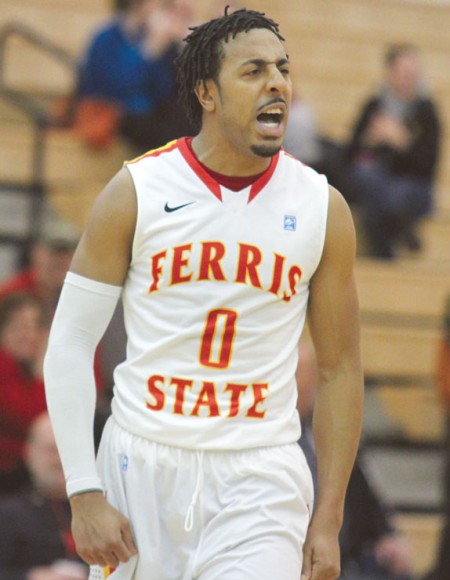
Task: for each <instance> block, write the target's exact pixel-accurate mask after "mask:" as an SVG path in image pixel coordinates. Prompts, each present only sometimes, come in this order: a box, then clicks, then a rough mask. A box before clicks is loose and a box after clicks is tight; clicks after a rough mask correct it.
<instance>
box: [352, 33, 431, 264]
mask: <svg viewBox="0 0 450 580" xmlns="http://www.w3.org/2000/svg"><path fill="white" fill-rule="evenodd" d="M385 69H386V74H385V82H384V83H383V85H382V87H381V89H380V91H379V92H378V93H377V94H376V95H374V96H372V97H370V98H369V100H368V101H367V102H366V103H365V104H364V105H363V107H362V109H361V112H360V113H359V115H358V119H357V121H356V123H355V126H354V130H353V134H352V137H351V139H350V143H349V147H348V157H349V161H350V164H351V168H352V181H353V187H354V192H355V196H356V199H355V202H356V203H357V204H358V205H359V206H360V208H361V213H362V219H363V224H364V226H365V230H366V235H367V238H368V242H369V245H370V247H371V251H372V253H373V255H374V256H376V257H379V258H385V259H391V258H393V257H394V256H395V252H396V249H397V248H398V246H399V244H403V245H405V244H406V246H407V247H409V249H411V250H417V249H419V248H420V240H419V239H418V236H417V233H416V230H415V226H416V225H417V223H418V221H419V220H420V219H421V218H422V217H423V216H425V215H427V214H429V213H430V211H431V209H432V206H433V182H434V176H435V170H436V166H437V162H438V156H439V145H440V134H441V128H440V121H439V115H438V111H437V108H436V105H435V103H434V101H433V99H432V97H431V96H430V94H429V92H428V91H427V90H426V88H425V86H424V83H423V80H422V75H421V69H420V62H419V52H418V49H417V48H416V47H415V46H413V45H410V44H399V45H394V46H391V47H390V48H389V49H388V51H387V53H386V56H385Z"/></svg>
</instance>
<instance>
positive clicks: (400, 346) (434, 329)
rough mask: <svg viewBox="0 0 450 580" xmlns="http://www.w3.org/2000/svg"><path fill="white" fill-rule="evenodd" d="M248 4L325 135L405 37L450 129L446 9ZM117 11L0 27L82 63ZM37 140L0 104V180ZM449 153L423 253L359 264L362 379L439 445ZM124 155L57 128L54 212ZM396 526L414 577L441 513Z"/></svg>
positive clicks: (413, 430)
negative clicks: (34, 37) (272, 34)
mask: <svg viewBox="0 0 450 580" xmlns="http://www.w3.org/2000/svg"><path fill="white" fill-rule="evenodd" d="M245 4H246V6H248V7H249V8H255V9H261V10H264V11H266V12H267V13H268V14H269V15H270V16H272V17H273V18H274V19H276V20H277V21H279V22H280V24H281V30H282V32H283V34H284V35H285V37H286V39H287V45H288V51H289V53H290V57H291V61H292V63H293V74H294V81H295V86H296V90H297V92H298V93H299V94H301V95H302V96H303V97H304V98H305V99H307V101H308V102H310V103H311V104H312V106H313V107H314V109H315V111H316V113H317V116H318V119H319V121H320V126H321V130H322V132H323V133H324V134H325V135H328V136H329V137H332V138H337V139H342V138H344V137H346V136H347V135H348V133H349V130H350V127H351V125H352V123H353V120H354V116H355V114H356V111H357V110H358V108H359V106H360V104H361V102H362V101H363V99H364V98H365V97H366V96H367V95H368V94H369V93H371V92H372V91H373V89H374V88H375V87H376V86H377V83H378V82H379V78H380V74H381V55H382V52H383V50H384V48H385V46H386V45H387V44H389V43H391V42H397V41H412V42H414V43H416V44H418V45H419V46H420V47H421V49H422V52H423V61H424V66H425V70H426V72H427V78H428V81H429V83H430V86H431V87H432V88H433V91H434V93H435V95H436V97H437V99H438V102H439V104H440V111H441V115H442V120H443V122H444V129H447V128H448V127H449V123H450V82H449V80H448V72H447V71H448V54H449V52H450V35H449V34H448V22H449V21H450V5H444V4H443V3H439V2H430V1H425V0H424V1H423V2H418V1H414V2H408V1H406V0H373V1H372V2H361V1H360V0H285V1H284V2H282V3H274V2H272V1H271V0H247V1H246V2H245ZM196 5H197V6H198V10H199V14H200V15H201V14H202V13H205V11H206V10H207V9H208V7H209V6H210V5H211V3H210V1H209V0H197V2H196ZM109 7H110V1H109V0H64V2H52V1H50V0H21V1H20V2H17V0H0V8H1V9H0V27H1V26H2V25H4V24H5V23H7V22H9V21H10V20H15V21H19V22H23V23H24V24H28V25H30V26H32V27H34V28H35V29H37V31H38V32H40V33H42V34H43V35H45V36H47V37H48V38H49V39H51V40H52V41H54V42H56V43H58V44H60V45H61V46H63V47H64V48H65V49H66V50H68V51H69V52H70V53H71V54H73V55H74V56H79V55H81V54H82V52H83V50H84V48H85V46H86V42H87V40H88V38H90V35H91V33H92V31H93V30H94V29H95V28H96V27H97V26H98V25H99V24H100V23H101V22H102V21H103V19H104V18H105V17H106V16H107V15H108V14H109ZM11 53H12V56H11V62H10V63H9V65H10V66H9V69H8V75H9V76H8V78H9V79H11V82H12V83H14V84H15V85H17V86H18V87H20V88H26V89H29V90H30V91H32V92H40V91H43V92H50V93H57V94H60V93H64V92H69V91H70V89H71V79H70V78H68V77H67V75H66V74H65V73H64V72H63V71H62V70H61V69H60V68H58V67H55V66H53V65H51V64H50V63H47V62H45V63H44V61H43V60H40V59H39V58H38V57H36V56H34V55H33V56H32V55H30V54H29V51H28V47H26V46H23V47H21V46H20V43H18V44H17V46H16V47H15V51H14V54H13V52H12V51H11ZM36 72H37V73H38V74H36ZM32 142H33V129H32V127H31V126H30V123H29V120H28V119H27V118H25V117H24V116H23V115H21V114H20V113H19V112H18V111H17V110H16V109H15V108H14V107H11V106H10V105H7V104H5V103H2V102H0V181H1V180H13V181H26V180H28V179H29V178H30V175H31V174H30V171H31V147H32ZM449 152H450V135H449V133H448V130H446V131H445V132H444V138H443V151H442V160H441V164H440V168H439V176H438V181H437V188H436V200H437V202H436V207H437V209H436V212H435V215H434V216H432V217H430V218H428V219H427V220H426V221H425V222H424V224H423V227H422V233H423V238H424V249H423V251H422V252H421V253H420V254H418V255H417V256H414V257H412V256H405V257H402V258H401V259H400V260H398V261H396V262H395V263H393V264H385V263H379V262H376V261H373V260H370V259H365V258H361V257H360V258H359V259H358V263H357V269H356V278H357V284H358V290H359V296H360V303H361V313H362V353H363V360H364V366H365V371H366V374H368V375H370V376H371V377H375V378H378V379H379V380H380V385H379V387H378V396H379V398H380V401H381V403H382V405H383V407H384V408H385V409H386V412H387V413H389V415H390V416H391V418H393V420H395V421H396V422H397V423H398V424H399V425H400V426H401V427H402V429H403V430H404V431H405V433H406V434H407V435H408V436H410V437H411V438H412V439H421V440H424V441H428V440H438V439H439V437H440V436H441V433H442V417H441V410H440V405H439V401H438V400H437V397H436V394H435V391H434V388H433V384H432V373H433V369H434V359H435V347H436V342H437V340H438V337H439V335H440V334H439V333H440V318H441V315H442V309H443V304H444V300H445V297H446V296H447V294H448V293H449V292H450V155H449ZM128 156H129V154H128V152H127V150H126V148H125V147H124V146H123V144H121V143H118V144H117V145H116V146H114V147H113V148H112V149H111V150H110V151H108V152H92V151H88V150H86V149H85V148H84V147H83V146H82V145H81V144H80V143H79V142H78V141H77V140H76V139H75V138H74V137H73V135H72V134H71V133H70V132H67V131H61V130H51V131H50V132H49V133H48V134H47V138H46V145H45V167H44V173H45V179H46V183H47V185H48V195H49V201H50V204H51V206H52V207H53V208H54V209H55V210H56V211H57V212H58V213H59V214H61V215H62V216H64V217H65V218H66V219H70V220H72V221H74V222H75V223H77V224H78V225H79V226H81V227H82V226H83V225H84V224H85V222H86V217H87V213H88V210H89V208H90V206H91V204H92V202H93V199H94V198H95V196H96V194H97V193H98V191H99V190H100V188H101V187H102V186H103V185H104V184H105V183H106V181H107V180H108V179H109V178H110V177H112V175H113V174H114V173H115V171H116V170H117V169H118V168H119V167H120V165H121V163H122V161H123V160H124V159H125V158H127V157H128ZM406 379H407V380H410V385H409V386H408V385H406V386H405V384H404V383H405V380H406ZM399 384H401V386H398V385H399ZM424 417H425V418H426V420H423V418H424ZM397 521H398V524H399V526H400V528H401V529H403V530H404V531H405V533H406V534H407V535H408V536H409V537H410V538H411V539H412V542H413V546H414V553H415V558H416V571H417V572H420V573H421V572H424V571H425V570H426V569H427V567H428V566H429V565H431V561H432V554H433V551H434V549H435V545H436V541H437V537H438V532H439V526H440V520H439V517H437V516H424V515H420V516H411V515H406V514H405V515H404V514H402V515H401V516H398V520H397Z"/></svg>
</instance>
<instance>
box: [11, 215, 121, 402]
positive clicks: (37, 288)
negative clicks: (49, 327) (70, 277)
mask: <svg viewBox="0 0 450 580" xmlns="http://www.w3.org/2000/svg"><path fill="white" fill-rule="evenodd" d="M79 239H80V234H79V232H78V230H77V228H76V227H74V226H73V225H72V224H71V223H69V222H66V221H63V220H59V219H56V218H49V219H48V220H47V221H46V223H44V226H43V228H42V231H41V232H40V234H39V236H38V238H37V239H36V241H35V243H34V244H33V247H32V248H31V252H30V257H29V262H30V264H29V266H28V267H26V268H25V269H23V270H21V271H19V272H18V273H17V274H14V275H13V276H12V277H11V278H9V279H7V280H5V281H3V283H2V284H0V299H1V298H3V297H5V296H9V295H11V294H14V293H16V292H26V293H27V294H29V295H31V296H35V297H36V298H38V299H39V300H40V301H41V303H42V305H43V306H44V308H45V311H46V315H47V317H48V319H49V321H50V322H51V319H52V318H53V315H54V312H55V308H56V305H57V303H58V298H59V294H60V292H61V288H62V285H63V282H64V278H65V276H66V273H67V270H68V269H69V266H70V262H71V261H72V257H73V253H74V251H75V248H76V246H77V244H78V241H79ZM111 339H112V337H111V335H110V340H111ZM103 348H104V347H103ZM104 358H106V357H103V356H101V357H100V355H99V356H97V357H96V365H95V369H96V375H95V376H96V379H97V386H98V388H99V390H100V391H101V390H102V388H103V387H104V384H105V382H109V381H105V377H106V375H105V373H104V368H103V367H104V366H106V365H104V364H103V359H104ZM100 359H101V360H100Z"/></svg>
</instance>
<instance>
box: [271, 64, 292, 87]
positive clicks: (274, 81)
mask: <svg viewBox="0 0 450 580" xmlns="http://www.w3.org/2000/svg"><path fill="white" fill-rule="evenodd" d="M288 83H289V77H287V76H285V75H284V74H283V73H282V72H281V71H280V69H279V68H278V67H277V66H275V65H274V66H273V67H271V69H270V74H269V79H268V81H267V90H268V91H269V92H270V93H284V92H285V91H286V88H287V86H288Z"/></svg>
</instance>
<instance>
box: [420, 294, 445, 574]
mask: <svg viewBox="0 0 450 580" xmlns="http://www.w3.org/2000/svg"><path fill="white" fill-rule="evenodd" d="M436 383H437V387H438V389H439V394H440V396H441V400H442V403H443V406H444V412H445V417H446V436H445V445H444V453H445V456H444V457H445V462H446V468H445V473H444V482H443V496H444V506H443V509H444V526H443V528H442V532H441V539H440V542H439V549H438V553H437V558H436V565H435V567H434V569H433V570H432V571H431V572H429V573H428V574H427V575H426V576H425V577H424V579H426V580H447V578H450V295H449V296H448V299H447V303H446V307H445V313H444V325H443V333H442V337H441V339H440V341H439V345H438V360H437V373H436Z"/></svg>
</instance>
